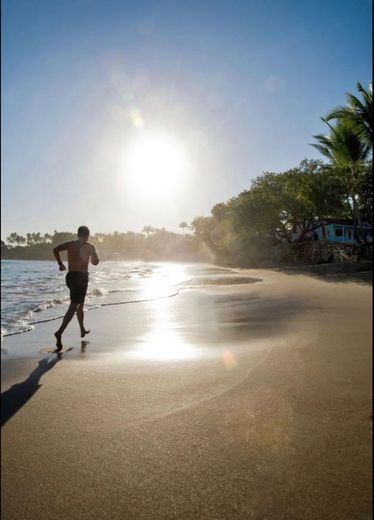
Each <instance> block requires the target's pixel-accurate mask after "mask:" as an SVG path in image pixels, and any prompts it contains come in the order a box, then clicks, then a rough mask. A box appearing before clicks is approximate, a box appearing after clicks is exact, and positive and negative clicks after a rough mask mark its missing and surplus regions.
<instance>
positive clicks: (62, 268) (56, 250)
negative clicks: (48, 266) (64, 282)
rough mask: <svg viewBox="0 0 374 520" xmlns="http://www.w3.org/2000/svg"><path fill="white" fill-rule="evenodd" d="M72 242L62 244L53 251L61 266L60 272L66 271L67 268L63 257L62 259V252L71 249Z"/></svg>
mask: <svg viewBox="0 0 374 520" xmlns="http://www.w3.org/2000/svg"><path fill="white" fill-rule="evenodd" d="M69 244H70V242H65V243H64V244H60V245H59V246H56V247H55V248H54V249H53V254H54V256H55V258H56V260H57V263H58V265H59V266H60V271H66V267H65V265H64V264H63V262H62V260H61V257H60V251H66V250H67V249H69Z"/></svg>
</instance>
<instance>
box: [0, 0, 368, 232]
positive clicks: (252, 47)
mask: <svg viewBox="0 0 374 520" xmlns="http://www.w3.org/2000/svg"><path fill="white" fill-rule="evenodd" d="M1 7H2V41H1V43H2V45H1V48H2V51H1V53H2V64H1V72H2V74H1V76H2V85H1V86H2V89H1V107H2V111H1V112H2V116H1V118H2V121H1V124H2V143H1V144H2V157H1V163H2V164H1V165H2V182H1V184H2V238H3V239H4V238H5V237H6V236H8V234H9V233H10V232H14V231H15V232H17V233H21V234H25V233H26V232H37V231H39V232H42V233H47V232H48V233H51V232H53V231H54V230H58V231H75V230H76V229H77V227H78V226H79V225H81V224H84V225H87V226H88V227H89V228H90V229H91V231H92V233H95V232H112V231H115V230H118V231H121V232H123V231H128V230H131V231H141V230H142V228H143V226H145V225H151V226H154V227H165V228H166V229H170V230H174V231H176V230H178V225H179V223H180V222H181V221H186V222H188V223H190V222H191V221H192V219H193V218H194V217H195V216H200V215H209V213H210V210H211V208H212V206H213V205H214V204H216V203H218V202H222V201H225V200H228V199H229V198H230V197H233V196H236V195H237V194H238V193H240V192H241V191H242V190H244V189H248V188H249V187H250V184H251V180H252V179H254V178H255V177H257V176H258V175H260V174H261V173H262V172H264V171H273V172H281V171H284V170H286V169H288V168H292V167H294V166H296V165H297V164H299V162H300V161H301V160H302V159H304V158H306V157H307V158H320V156H319V154H318V151H317V150H316V149H314V148H313V147H312V146H311V145H310V143H311V142H313V135H315V134H317V133H320V132H323V131H324V129H323V123H322V122H321V120H320V117H321V116H323V115H324V114H326V112H327V111H329V110H330V109H331V108H333V107H335V106H337V105H340V104H344V102H345V93H347V92H354V91H355V84H356V82H357V81H360V82H361V83H362V84H363V85H365V86H367V85H368V84H369V81H371V77H372V72H371V2H370V0H344V1H341V0H314V1H313V2H310V1H306V0H282V1H279V0H235V1H232V0H204V1H203V2H202V1H200V0H189V1H185V0H148V1H145V0H134V1H127V0H105V1H103V0H1ZM160 136H162V139H164V141H165V143H166V145H165V147H164V148H165V151H164V155H163V156H162V157H159V156H158V155H157V153H156V155H154V153H153V152H152V150H154V148H155V146H156V145H155V143H158V142H160ZM147 139H148V141H149V139H151V140H152V139H153V141H152V143H153V145H152V146H153V148H152V147H151V148H150V147H149V146H148V147H147V145H145V144H144V143H146V142H147ZM134 143H136V144H135V145H134ZM134 146H137V147H138V148H137V149H138V152H137V153H138V156H137V161H138V163H139V160H140V163H141V166H139V164H138V163H137V168H138V169H136V168H135V169H133V170H131V168H130V166H129V164H130V163H129V154H131V150H132V149H133V148H131V147H134ZM156 147H157V146H156ZM151 152H152V153H151ZM139 154H140V158H139ZM173 154H174V155H176V156H177V155H178V154H179V155H178V157H177V159H178V161H179V163H178V168H177V169H176V171H177V170H178V172H177V173H176V174H175V177H174V179H173V183H171V184H170V186H172V188H170V186H169V188H166V184H168V182H167V181H168V180H170V178H169V179H168V178H166V177H165V176H163V173H164V170H165V168H166V170H168V168H169V169H170V164H171V163H170V160H169V159H170V157H174V155H173ZM144 158H145V159H144ZM144 160H145V161H146V162H147V161H148V162H147V164H146V166H147V167H148V170H147V173H146V174H144V171H143V170H142V169H141V168H143V169H144V164H143V163H144ZM142 161H143V162H142ZM130 162H131V161H130ZM135 162H136V161H135ZM173 164H174V163H173ZM142 165H143V166H142ZM152 165H154V168H153V170H152V172H151V173H150V172H149V168H150V167H151V166H152ZM139 168H140V169H139ZM166 170H165V171H166ZM179 170H180V171H179ZM169 173H170V172H169ZM135 181H136V182H135ZM146 185H147V186H146ZM142 186H143V188H147V189H142Z"/></svg>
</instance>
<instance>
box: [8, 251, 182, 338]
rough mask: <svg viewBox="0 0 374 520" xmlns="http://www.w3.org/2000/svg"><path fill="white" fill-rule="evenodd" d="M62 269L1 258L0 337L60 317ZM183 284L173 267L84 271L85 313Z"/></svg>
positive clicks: (103, 266)
mask: <svg viewBox="0 0 374 520" xmlns="http://www.w3.org/2000/svg"><path fill="white" fill-rule="evenodd" d="M65 276H66V271H65V272H61V271H59V269H58V266H57V264H56V262H50V261H26V260H1V280H2V281H1V300H2V305H1V336H2V337H3V336H8V335H12V334H18V333H22V332H27V331H29V330H32V329H33V328H34V327H36V326H38V324H39V323H42V322H45V321H49V320H53V319H58V318H60V317H62V316H63V315H64V314H65V312H66V310H67V307H68V304H69V290H68V288H67V287H66V285H65ZM187 280H188V275H187V270H186V267H185V266H184V265H182V264H173V263H149V262H125V261H108V262H102V263H100V264H99V265H98V266H96V267H93V266H91V268H90V275H89V286H88V292H87V297H86V301H85V303H86V305H85V307H86V309H90V308H96V307H100V306H106V305H120V304H124V303H131V302H136V301H141V300H151V299H155V298H162V297H166V296H171V295H173V294H175V293H176V292H177V291H178V285H179V284H181V283H183V282H186V281H187Z"/></svg>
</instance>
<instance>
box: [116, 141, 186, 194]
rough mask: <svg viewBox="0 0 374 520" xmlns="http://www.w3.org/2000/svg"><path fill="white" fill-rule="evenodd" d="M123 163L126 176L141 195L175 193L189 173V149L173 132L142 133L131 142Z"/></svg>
mask: <svg viewBox="0 0 374 520" xmlns="http://www.w3.org/2000/svg"><path fill="white" fill-rule="evenodd" d="M124 166H125V172H126V179H127V181H128V182H129V184H130V186H131V188H132V189H133V190H135V191H136V192H137V193H138V194H141V195H152V196H161V195H166V194H172V193H173V192H175V191H176V190H177V189H178V186H180V184H181V183H182V182H183V179H184V176H185V174H186V169H187V158H186V151H185V149H184V147H183V145H182V143H181V142H180V141H178V139H176V138H175V137H173V136H171V135H168V134H165V133H157V134H148V135H142V136H139V137H137V138H136V139H135V140H134V141H132V142H131V143H129V145H128V147H127V149H126V152H125V164H124Z"/></svg>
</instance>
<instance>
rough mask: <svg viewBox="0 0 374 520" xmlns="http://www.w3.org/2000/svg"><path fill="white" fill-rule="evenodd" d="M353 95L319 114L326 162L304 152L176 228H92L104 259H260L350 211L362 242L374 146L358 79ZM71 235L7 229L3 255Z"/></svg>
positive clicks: (42, 252) (44, 253)
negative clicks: (293, 161)
mask: <svg viewBox="0 0 374 520" xmlns="http://www.w3.org/2000/svg"><path fill="white" fill-rule="evenodd" d="M357 89H358V92H359V95H360V97H357V96H355V95H353V94H350V93H349V94H347V105H345V106H342V107H338V108H335V109H334V110H332V111H331V112H330V113H329V114H327V116H326V117H325V118H322V121H323V122H324V123H325V124H326V126H327V132H328V133H327V135H316V136H314V139H315V142H314V143H313V146H315V147H316V148H317V149H318V150H319V151H320V152H321V153H322V155H324V156H325V157H326V158H327V159H328V162H327V163H324V162H322V161H319V160H307V159H304V160H303V161H302V162H301V163H300V164H299V165H298V166H297V167H295V168H292V169H290V170H288V171H286V172H277V173H275V172H265V173H263V174H262V175H260V176H259V177H257V178H256V179H254V180H253V181H252V183H251V186H250V187H249V188H248V189H247V190H244V191H243V192H241V193H239V195H237V196H236V197H233V198H231V199H230V200H228V201H226V202H222V203H219V204H216V205H215V206H214V207H213V208H212V210H211V215H210V216H208V217H203V216H201V217H196V218H195V219H194V220H193V221H192V223H191V226H190V227H191V229H192V230H193V235H192V234H189V233H185V229H186V228H188V227H189V226H188V225H187V223H186V222H182V223H181V224H180V228H181V229H182V230H183V234H182V235H181V234H177V233H171V232H169V231H166V230H165V229H154V228H152V227H151V226H146V227H145V228H144V229H143V233H133V232H127V233H119V232H114V233H110V234H103V233H97V234H96V235H94V236H93V237H92V242H93V243H95V244H96V246H97V249H98V251H99V253H100V252H101V253H102V256H104V258H105V257H106V258H110V257H111V258H113V257H117V258H127V259H152V260H166V259H169V260H185V261H195V260H214V261H216V262H219V263H224V264H232V265H246V266H251V265H259V264H261V263H262V262H264V261H266V260H268V259H269V258H270V252H271V249H272V247H273V246H274V245H275V244H277V243H279V242H294V241H299V242H303V241H305V240H307V239H308V238H309V237H310V236H311V233H312V232H313V230H314V229H316V228H317V227H318V226H319V225H321V224H323V223H324V222H325V221H326V219H327V218H349V219H352V220H353V223H354V226H355V236H356V240H357V242H358V244H360V245H361V246H362V248H367V246H368V245H367V244H366V238H365V233H364V229H363V222H364V221H369V222H372V216H373V200H372V165H371V162H370V159H371V156H372V147H373V115H372V114H373V113H372V88H371V86H370V88H369V89H368V90H366V89H364V88H363V87H362V85H361V84H360V83H357ZM73 239H75V234H72V233H58V232H57V231H56V232H55V233H54V234H53V235H48V234H46V235H43V236H42V235H40V233H28V234H27V235H26V237H22V236H19V235H17V234H16V233H12V234H11V235H10V236H9V237H8V238H7V246H5V244H3V243H2V246H3V245H4V247H2V256H3V257H5V258H25V259H26V258H27V259H32V258H34V259H36V258H40V259H49V258H51V249H52V247H53V246H54V245H55V244H58V243H61V242H64V241H67V240H73Z"/></svg>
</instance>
